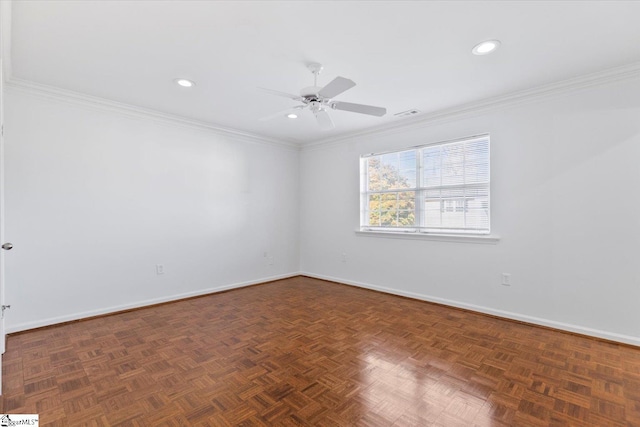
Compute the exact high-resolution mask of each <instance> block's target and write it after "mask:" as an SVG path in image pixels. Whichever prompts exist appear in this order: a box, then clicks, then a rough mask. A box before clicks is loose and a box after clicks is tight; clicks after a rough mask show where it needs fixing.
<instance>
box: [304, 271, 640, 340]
mask: <svg viewBox="0 0 640 427" xmlns="http://www.w3.org/2000/svg"><path fill="white" fill-rule="evenodd" d="M300 275H302V276H306V277H311V278H314V279H321V280H327V281H330V282H336V283H341V284H344V285H349V286H356V287H358V288H364V289H370V290H373V291H378V292H384V293H386V294H391V295H398V296H402V297H407V298H413V299H417V300H421V301H426V302H432V303H436V304H442V305H446V306H449V307H456V308H461V309H464V310H469V311H474V312H478V313H482V314H487V315H490V316H495V317H500V318H503V319H508V320H514V321H517V322H522V323H528V324H532V325H537V326H543V327H546V328H550V329H556V330H560V331H564V332H570V333H573V334H577V335H584V336H587V337H592V338H598V339H602V340H606V341H612V342H615V343H621V344H628V345H632V346H636V347H640V337H634V336H630V335H623V334H617V333H615V332H608V331H603V330H600V329H593V328H588V327H584V326H579V325H573V324H570V323H564V322H557V321H555V320H548V319H543V318H540V317H534V316H528V315H525V314H519V313H513V312H510V311H504V310H498V309H494V308H490V307H484V306H480V305H475V304H467V303H464V302H460V301H455V300H450V299H446V298H439V297H435V296H431V295H424V294H418V293H415V292H407V291H402V290H399V289H393V288H387V287H383V286H376V285H371V284H369V283H363V282H357V281H353V280H346V279H342V278H339V277H333V276H326V275H322V274H315V273H309V272H306V271H301V272H300Z"/></svg>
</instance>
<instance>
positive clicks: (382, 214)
mask: <svg viewBox="0 0 640 427" xmlns="http://www.w3.org/2000/svg"><path fill="white" fill-rule="evenodd" d="M418 158H419V159H420V164H419V165H417V164H416V160H417V159H418ZM363 164H364V165H366V166H365V167H366V168H367V169H366V172H367V175H363V177H364V176H366V177H367V182H366V183H363V184H366V185H365V186H364V187H363V188H365V187H366V192H367V193H368V194H366V198H363V199H362V200H363V203H364V201H365V200H366V201H367V205H366V206H363V209H364V210H365V213H366V216H363V218H365V219H366V218H367V217H368V219H369V225H371V226H377V227H405V228H413V227H415V228H416V229H418V227H420V228H421V229H423V230H426V231H429V232H443V233H451V232H454V233H455V232H465V231H466V232H478V233H488V232H489V217H490V215H489V182H490V172H489V170H490V168H489V138H488V137H486V136H483V137H475V138H470V139H467V140H460V141H455V142H447V143H442V144H434V145H430V146H425V147H421V148H417V149H412V150H404V151H398V152H394V153H384V154H379V155H374V156H371V157H367V158H366V159H365V162H364V163H363ZM416 185H419V186H420V188H419V189H417V188H416ZM409 190H410V191H409ZM418 194H419V195H420V198H419V200H420V203H419V204H416V201H417V198H416V195H418ZM416 218H420V224H417V223H416Z"/></svg>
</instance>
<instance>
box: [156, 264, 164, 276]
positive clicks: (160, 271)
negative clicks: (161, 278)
mask: <svg viewBox="0 0 640 427" xmlns="http://www.w3.org/2000/svg"><path fill="white" fill-rule="evenodd" d="M156 274H164V265H162V264H156Z"/></svg>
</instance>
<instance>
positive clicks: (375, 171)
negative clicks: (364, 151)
mask: <svg viewBox="0 0 640 427" xmlns="http://www.w3.org/2000/svg"><path fill="white" fill-rule="evenodd" d="M367 173H368V179H369V182H368V189H369V190H370V191H381V190H396V189H400V188H415V186H416V151H415V150H411V151H401V152H398V153H389V154H382V155H380V156H372V157H369V158H368V159H367Z"/></svg>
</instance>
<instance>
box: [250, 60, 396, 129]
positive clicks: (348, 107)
mask: <svg viewBox="0 0 640 427" xmlns="http://www.w3.org/2000/svg"><path fill="white" fill-rule="evenodd" d="M307 68H308V69H309V71H311V74H313V86H307V87H305V88H302V90H301V91H300V95H299V96H298V95H293V94H289V93H286V92H280V91H277V90H272V89H264V88H260V89H261V90H262V91H264V92H267V93H270V94H271V95H277V96H283V97H285V98H289V99H292V100H294V101H298V102H302V105H297V106H295V107H293V108H292V109H293V110H299V109H307V110H309V111H311V112H312V113H313V115H314V116H315V118H316V121H317V122H318V125H319V126H320V127H321V128H322V129H333V128H334V127H335V125H334V124H333V120H331V116H329V113H327V111H328V110H342V111H349V112H352V113H360V114H367V115H371V116H377V117H382V116H384V115H385V114H386V113H387V109H386V108H383V107H374V106H372V105H364V104H354V103H351V102H341V101H334V100H333V98H334V97H336V96H338V95H340V94H341V93H343V92H345V91H347V90H349V89H351V88H352V87H354V86H355V85H356V84H355V82H354V81H353V80H350V79H347V78H345V77H340V76H338V77H336V78H335V79H333V80H331V81H330V82H329V83H328V84H327V85H326V86H324V87H319V86H318V75H319V74H320V73H321V72H322V70H323V67H322V65H321V64H319V63H317V62H312V63H310V64H308V65H307ZM292 109H289V110H287V111H285V112H284V113H285V115H286V116H287V117H289V118H293V117H291V116H292V115H295V116H296V117H297V115H296V114H294V113H292V112H291V110H292ZM282 113H283V112H280V113H277V114H272V115H270V116H267V117H263V118H262V119H261V120H263V121H264V120H270V119H272V118H275V117H278V116H280V115H281V114H282Z"/></svg>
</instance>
